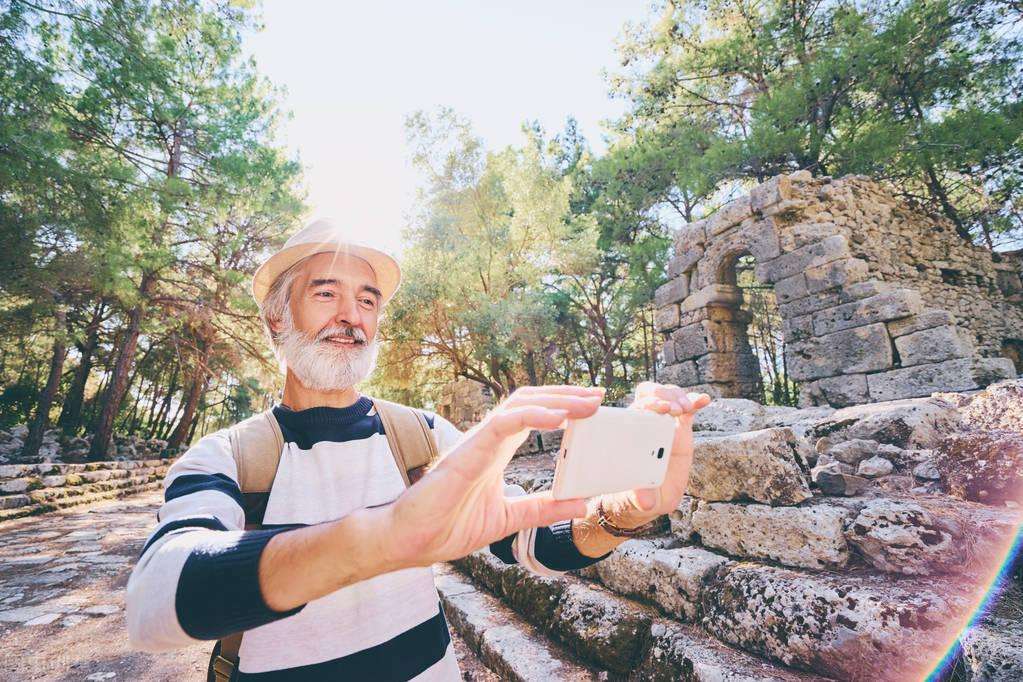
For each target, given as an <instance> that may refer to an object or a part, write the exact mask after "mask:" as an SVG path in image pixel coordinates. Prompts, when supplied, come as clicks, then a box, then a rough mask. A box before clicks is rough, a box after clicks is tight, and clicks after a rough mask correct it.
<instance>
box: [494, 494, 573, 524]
mask: <svg viewBox="0 0 1023 682" xmlns="http://www.w3.org/2000/svg"><path fill="white" fill-rule="evenodd" d="M505 504H506V508H507V510H508V514H509V521H510V524H511V527H510V528H508V529H507V533H508V534H511V533H514V532H517V531H520V530H522V529H524V528H539V527H541V526H549V525H551V524H552V523H557V522H558V521H567V520H568V519H576V518H581V517H583V516H586V500H582V499H577V500H555V499H554V498H552V497H551V493H550V491H546V492H542V493H534V494H532V495H520V496H518V497H511V498H506V500H505Z"/></svg>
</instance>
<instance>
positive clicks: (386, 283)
mask: <svg viewBox="0 0 1023 682" xmlns="http://www.w3.org/2000/svg"><path fill="white" fill-rule="evenodd" d="M318 253H336V254H348V255H351V256H356V257H358V258H361V259H363V260H364V261H366V262H367V263H369V266H370V267H371V268H373V273H374V274H375V275H376V278H377V288H378V289H380V294H381V301H380V306H381V307H383V306H384V305H386V304H387V302H388V301H390V300H391V297H392V296H394V292H395V291H397V290H398V286H399V285H400V284H401V268H400V267H399V266H398V262H397V261H396V260H394V258H392V257H391V256H389V255H387V254H386V253H384V252H383V251H378V250H377V249H374V248H371V247H368V246H362V245H361V244H351V243H344V242H341V243H339V242H322V243H310V244H296V245H295V246H291V247H288V248H286V249H281V250H280V251H278V252H277V253H275V254H274V255H273V256H271V257H270V258H268V259H267V260H266V262H264V263H263V264H262V265H260V266H259V268H258V269H257V270H256V274H255V275H253V277H252V297H253V298H254V299H256V303H258V304H259V305H262V304H263V299H265V298H266V295H267V294H268V293H269V292H270V287H271V286H272V285H273V283H274V282H275V281H276V280H277V278H278V277H280V276H281V274H282V273H284V272H285V271H286V270H287V269H288V268H290V267H291V266H293V265H294V264H295V263H297V262H299V261H300V260H302V259H303V258H307V257H309V256H315V255H316V254H318Z"/></svg>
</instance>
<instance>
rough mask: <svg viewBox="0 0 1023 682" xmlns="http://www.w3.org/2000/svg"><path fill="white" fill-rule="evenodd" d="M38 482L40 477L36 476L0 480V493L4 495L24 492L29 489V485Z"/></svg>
mask: <svg viewBox="0 0 1023 682" xmlns="http://www.w3.org/2000/svg"><path fill="white" fill-rule="evenodd" d="M33 482H36V484H37V485H38V479H35V478H15V479H13V480H8V481H3V482H0V493H2V494H4V495H14V494H17V493H23V492H25V491H27V490H28V488H29V485H31V484H32V483H33Z"/></svg>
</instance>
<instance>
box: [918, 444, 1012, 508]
mask: <svg viewBox="0 0 1023 682" xmlns="http://www.w3.org/2000/svg"><path fill="white" fill-rule="evenodd" d="M934 464H935V467H936V468H937V469H938V471H939V472H940V473H941V477H942V480H943V481H944V483H945V485H946V487H947V489H948V491H949V493H950V494H951V495H954V496H956V497H959V498H961V499H964V500H973V501H976V502H983V503H985V504H1002V503H1004V502H1006V501H1007V500H1017V501H1018V500H1020V499H1021V498H1023V433H1018V432H1015V431H987V432H984V433H960V434H954V435H951V436H949V437H948V438H946V439H945V440H943V441H942V442H941V443H940V444H939V445H938V447H937V448H936V449H935V453H934Z"/></svg>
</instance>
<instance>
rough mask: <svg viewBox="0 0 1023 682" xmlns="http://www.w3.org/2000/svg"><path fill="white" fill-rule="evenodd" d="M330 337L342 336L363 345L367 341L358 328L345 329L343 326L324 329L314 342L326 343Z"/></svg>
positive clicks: (364, 334) (363, 333)
mask: <svg viewBox="0 0 1023 682" xmlns="http://www.w3.org/2000/svg"><path fill="white" fill-rule="evenodd" d="M332 336H344V337H347V338H349V339H353V340H354V341H355V342H356V343H360V344H364V343H366V342H367V341H368V339H367V338H366V332H364V331H362V330H361V329H359V328H358V327H346V326H343V325H335V326H330V327H324V328H323V329H321V330H320V331H319V333H317V334H316V341H326V340H327V339H329V338H330V337H332Z"/></svg>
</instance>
